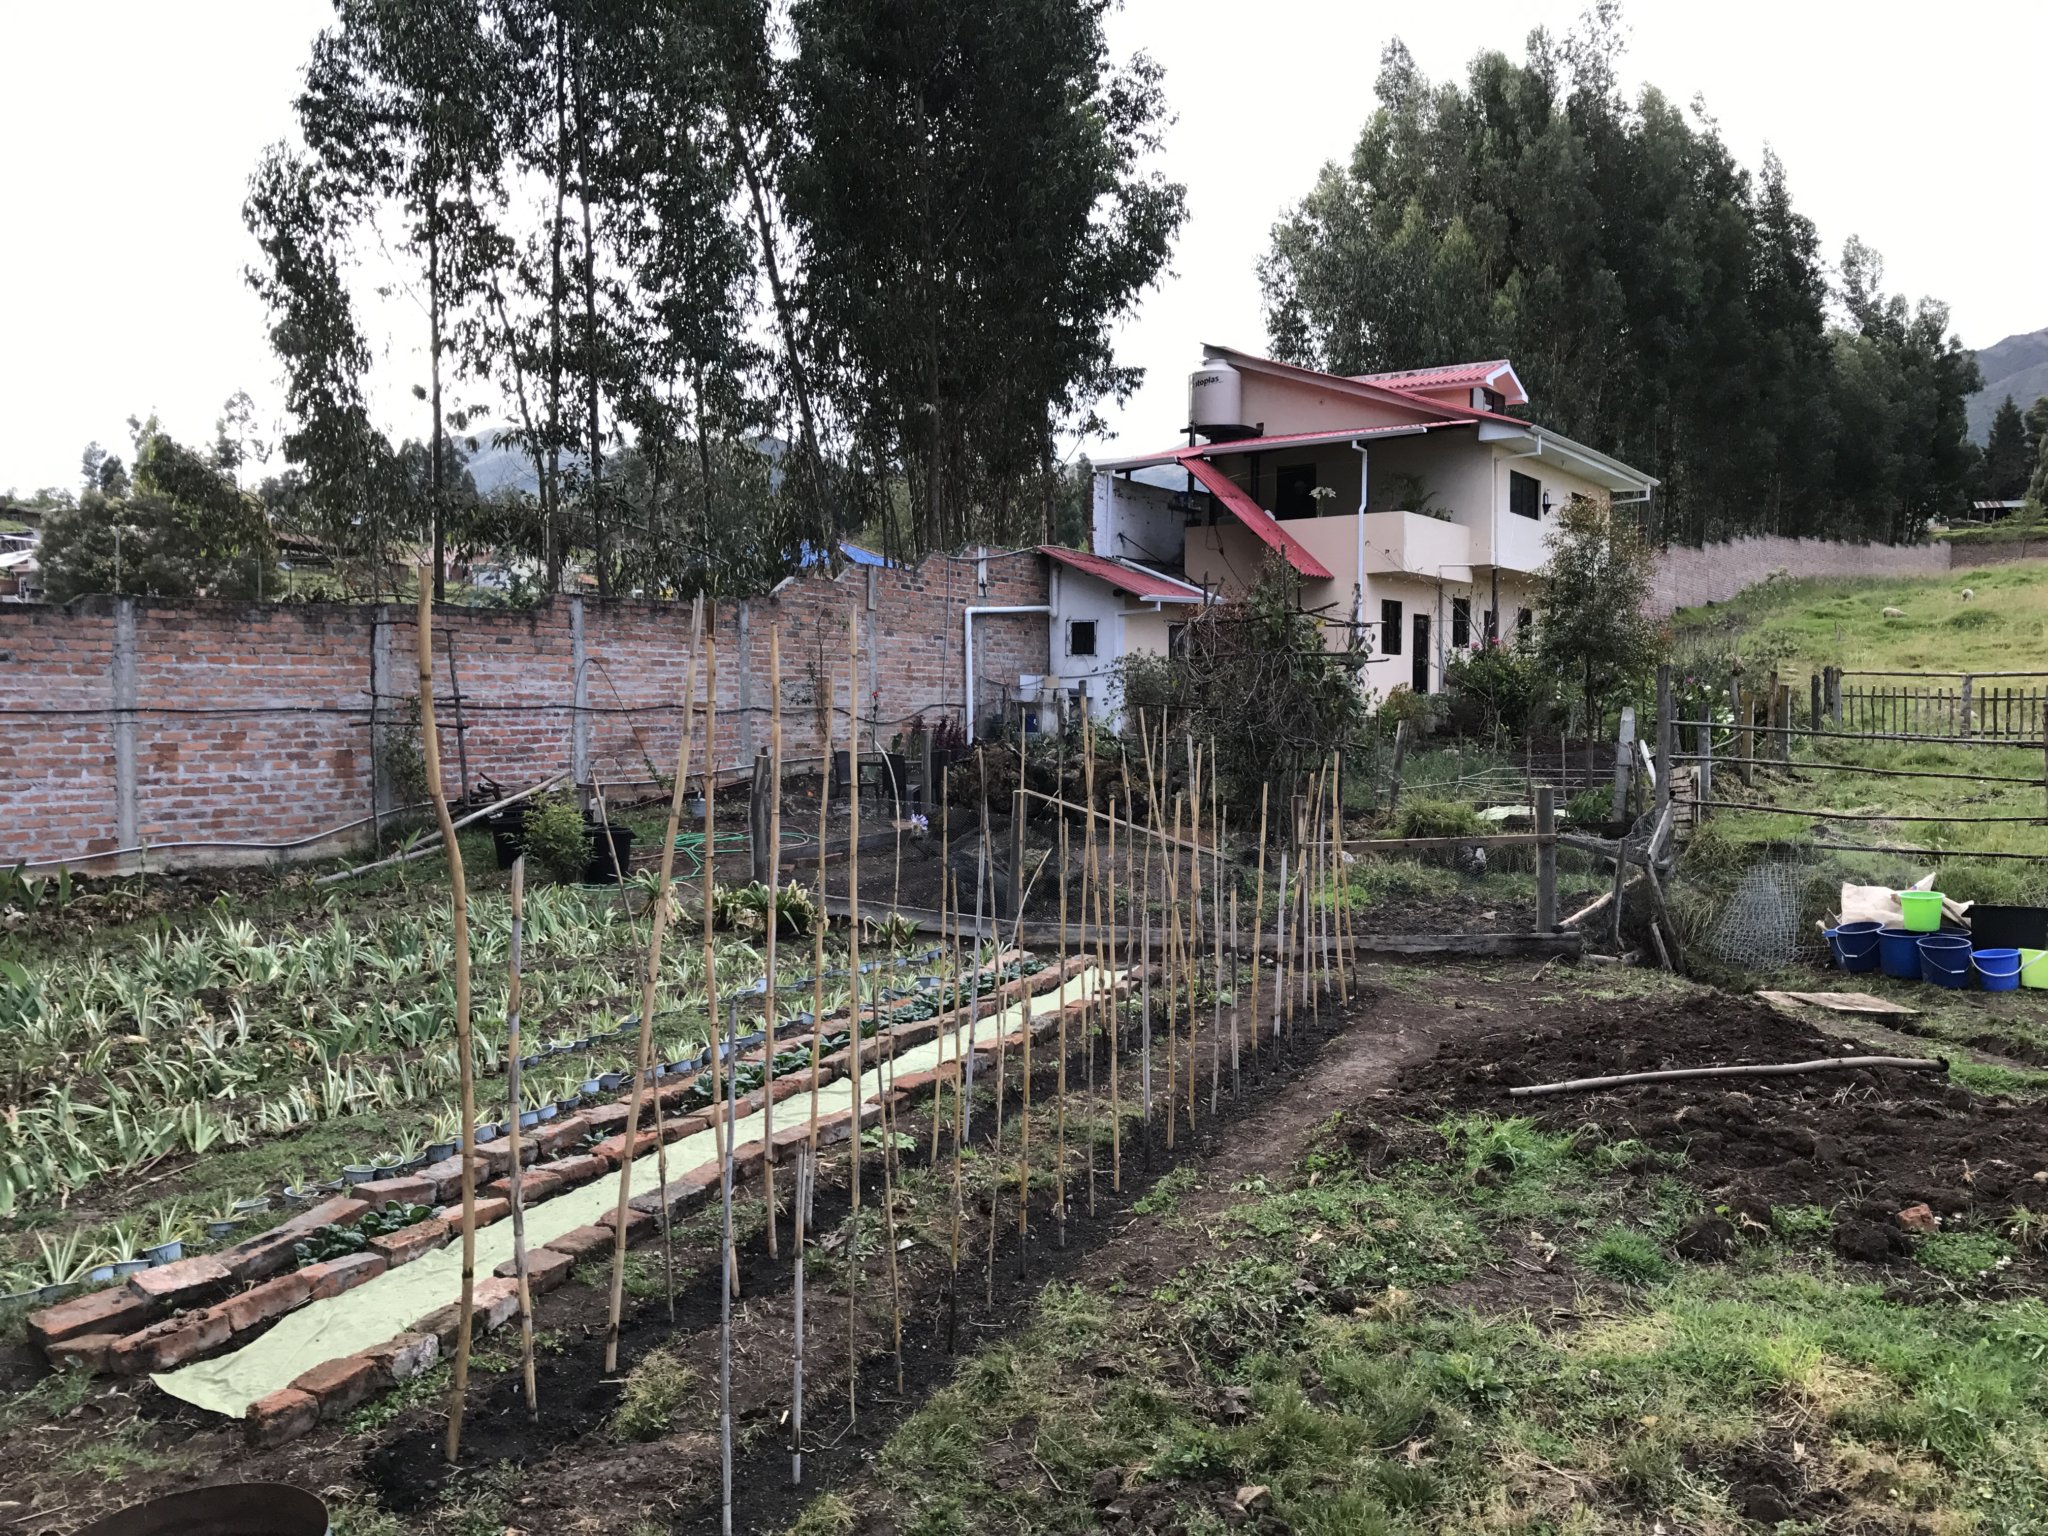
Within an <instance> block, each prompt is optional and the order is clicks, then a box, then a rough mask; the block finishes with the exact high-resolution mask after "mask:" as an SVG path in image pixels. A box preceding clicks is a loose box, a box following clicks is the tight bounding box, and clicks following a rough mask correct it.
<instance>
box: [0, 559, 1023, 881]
mask: <svg viewBox="0 0 2048 1536" xmlns="http://www.w3.org/2000/svg"><path fill="white" fill-rule="evenodd" d="M986 570H987V577H988V580H987V586H986V589H985V590H984V589H983V588H982V586H981V585H980V583H979V582H978V580H977V564H976V561H975V560H974V558H973V557H971V556H969V557H952V558H946V557H940V556H934V557H933V558H931V559H929V560H927V561H925V562H924V564H923V565H921V566H918V567H916V568H911V569H880V568H873V569H870V568H865V567H857V568H854V569H851V570H848V571H846V572H844V573H842V574H841V575H840V576H838V577H836V578H833V579H829V580H828V579H822V578H819V579H806V580H802V581H793V582H790V583H787V584H785V585H784V586H783V587H782V588H781V589H780V590H778V591H777V592H775V593H772V594H769V595H767V596H763V597H757V598H754V599H751V600H749V601H748V602H746V603H744V604H742V603H739V602H736V601H731V600H724V601H720V602H717V603H715V604H712V605H710V608H709V616H710V618H711V621H712V623H713V626H714V633H715V634H716V637H717V641H718V705H719V711H720V715H719V721H718V742H717V763H718V767H719V769H720V770H721V771H723V772H727V773H743V772H745V771H747V765H748V763H749V762H750V760H751V757H752V754H753V751H754V750H755V748H756V747H764V746H766V745H767V742H768V726H769V711H770V702H771V701H770V695H769V635H770V632H771V630H773V629H776V628H779V629H780V632H781V637H782V691H783V744H784V754H785V757H786V758H787V759H788V760H789V761H790V763H791V765H792V766H793V767H795V766H797V765H799V764H800V763H801V762H802V761H803V760H806V759H808V760H810V761H811V762H815V761H816V760H817V758H818V756H819V753H820V730H821V725H822V721H823V718H824V711H825V710H826V709H827V708H829V710H830V713H831V718H832V721H833V725H832V731H833V736H834V738H835V740H836V741H839V742H842V743H843V742H844V741H845V739H846V731H847V713H848V710H849V708H850V707H851V706H852V705H853V704H854V703H855V702H856V701H855V700H854V699H853V697H852V696H851V695H850V693H849V689H848V684H847V677H846V671H847V665H848V660H849V650H848V637H847V619H848V616H849V615H851V616H853V617H855V618H857V619H858V620H859V622H860V625H861V647H862V655H861V667H860V677H859V679H858V683H857V688H858V694H859V697H858V701H857V702H858V708H859V713H860V716H861V720H862V745H863V746H864V747H866V746H869V745H871V744H872V743H873V742H874V741H875V740H876V739H879V744H880V745H881V746H883V747H887V746H888V744H889V739H890V737H891V736H892V735H894V734H895V733H896V731H898V730H899V729H901V728H902V727H903V726H905V725H907V724H908V723H909V722H910V721H912V720H914V719H916V718H917V717H919V716H923V717H925V718H927V719H930V720H937V719H940V718H950V719H954V720H958V719H960V718H961V715H962V710H963V693H964V688H963V682H964V673H963V671H962V647H961V641H962V633H961V631H962V616H963V613H964V611H965V610H966V609H967V608H968V607H970V606H1010V605H1017V604H1034V603H1043V602H1045V601H1046V578H1045V573H1044V562H1043V560H1041V559H1040V558H1039V557H1038V556H1037V555H1036V554H1035V553H1033V552H1031V551H1022V552H1019V553H1016V554H1011V555H992V556H990V557H989V559H988V561H987V565H986ZM690 613H691V609H690V605H689V604H687V603H682V604H672V603H605V604H601V603H598V602H597V601H595V600H594V599H570V598H566V597H557V598H555V599H554V600H553V601H552V602H551V603H550V604H549V605H548V606H546V607H544V608H539V609H534V610H529V611H521V612H512V611H501V610H492V609H473V608H452V607H451V608H443V609H440V610H438V611H437V613H436V616H435V626H436V634H435V645H436V662H435V678H434V694H435V698H436V700H437V708H438V711H439V714H440V723H441V727H442V735H441V747H442V766H443V772H444V781H445V787H446V789H447V790H448V792H449V793H451V794H453V793H456V792H457V791H458V789H459V784H458V761H459V757H458V752H457V740H456V732H455V730H454V729H453V727H454V725H455V723H456V710H455V707H454V703H453V695H454V693H455V691H456V690H455V687H454V686H453V684H451V682H450V677H449V662H450V659H451V657H452V659H453V662H454V667H455V678H456V681H458V682H459V683H460V691H461V695H462V708H461V718H462V724H463V727H464V729H463V731H462V749H463V753H464V754H466V756H467V759H468V766H469V774H470V778H471V780H472V782H474V781H475V780H476V779H477V778H479V777H481V776H485V775H488V776H489V777H491V778H492V779H495V780H497V781H498V782H499V783H500V784H503V785H505V786H507V787H520V786H524V785H526V784H529V783H531V782H533V781H534V780H536V779H539V778H543V777H545V776H546V775H548V774H550V773H555V772H560V771H570V772H573V773H574V774H575V775H576V777H577V779H578V781H579V782H581V783H585V784H588V783H590V782H592V781H593V780H596V781H601V782H602V783H604V784H605V785H607V786H618V787H621V788H643V787H646V786H649V785H650V784H651V783H652V782H653V780H654V779H655V777H656V773H657V771H658V772H660V773H664V774H665V773H667V772H669V771H671V770H672V769H673V767H674V765H675V758H676V745H677V742H676V735H677V730H678V728H679V726H678V718H677V714H676V705H677V702H678V701H679V699H680V697H681V694H682V687H683V679H684V671H685V664H686V661H687V659H688V653H689V635H690ZM414 631H415V619H414V610H413V609H412V608H411V607H410V606H409V605H400V606H390V607H382V608H379V607H370V606H352V605H339V604H335V605H328V604H318V605H315V604H308V605H269V606H257V605H244V604H233V603H219V604H212V603H205V604H185V605H173V604H157V603H152V602H149V601H147V600H140V599H122V600H117V599H112V598H102V599H91V600H86V601H83V602H80V603H77V604H74V605H71V606H70V607H68V608H54V607H45V606H38V605H15V604H5V605H0V864H5V865H12V864H14V863H17V862H20V861H24V860H26V861H29V862H30V863H36V862H40V861H50V860H61V861H65V862H69V863H75V864H81V865H86V864H88V863H89V861H93V860H95V859H97V860H99V861H101V862H100V866H99V867H108V866H107V864H106V861H107V859H108V856H110V855H114V854H116V853H117V851H119V850H128V849H141V848H145V847H146V848H147V849H148V850H150V852H149V855H148V859H149V864H150V866H151V867H153V868H163V867H176V866H178V865H191V864H200V863H218V862H228V861H233V860H235V859H238V858H266V857H277V856H279V855H277V854H275V853H272V852H269V851H267V846H266V845H274V844H280V843H290V842H294V841H297V840H300V839H306V840H309V841H307V842H305V843H304V845H303V846H301V847H299V848H296V849H291V850H288V851H287V852H286V853H285V854H284V855H283V856H287V857H288V856H291V855H292V854H306V855H310V854H315V853H320V852H328V851H332V850H333V849H334V848H335V847H336V846H337V845H338V844H339V843H343V842H346V841H348V840H350V839H356V838H361V837H363V836H365V835H366V833H367V830H368V823H369V819H370V818H371V817H372V816H373V815H374V814H376V813H377V812H380V811H388V810H390V809H391V808H392V797H391V794H390V792H389V788H388V786H382V787H380V786H379V785H378V784H377V780H378V778H379V774H378V771H377V751H376V747H375V739H376V737H377V735H378V734H379V733H381V732H383V731H385V730H386V729H387V728H388V727H389V725H390V724H391V722H393V721H394V720H397V719H400V718H402V717H403V716H404V714H405V713H406V711H407V709H408V706H409V702H410V700H411V699H412V698H413V697H414V696H415V695H417V693H418V691H419V678H418V663H417V660H416V653H415V634H414ZM974 646H975V656H974V660H975V673H976V684H975V689H976V701H975V702H976V708H977V711H978V712H979V713H980V714H981V715H982V716H983V718H984V719H985V718H986V717H987V716H988V715H989V714H990V713H991V712H993V711H994V710H996V709H998V708H1000V707H1001V705H1002V704H1003V702H1004V701H1005V700H1006V699H1007V698H1008V696H1009V694H1010V693H1011V692H1012V691H1013V690H1014V688H1015V686H1016V682H1017V678H1018V677H1019V675H1021V674H1026V673H1042V672H1044V671H1046V670H1047V666H1048V662H1049V651H1048V641H1047V626H1046V618H1045V616H1044V615H1043V614H1017V615H990V616H987V617H984V618H979V619H977V620H976V621H975V633H974ZM700 676H701V674H700ZM698 686H699V692H700V696H701V690H702V683H701V681H700V682H699V685H698ZM336 829H340V830H339V832H338V833H337V832H336ZM237 844H248V845H256V846H249V847H237V846H234V845H237ZM120 862H121V863H123V864H125V865H129V866H133V865H135V864H137V863H139V862H140V856H139V855H132V854H131V855H128V856H125V857H123V858H122V859H121V861H120Z"/></svg>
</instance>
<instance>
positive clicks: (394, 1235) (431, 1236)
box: [370, 1217, 454, 1269]
mask: <svg viewBox="0 0 2048 1536" xmlns="http://www.w3.org/2000/svg"><path fill="white" fill-rule="evenodd" d="M453 1232H454V1229H453V1228H452V1227H450V1226H449V1224H448V1223H447V1222H445V1221H437V1220H435V1219H433V1218H432V1217H429V1218H428V1219H427V1220H425V1221H416V1222H414V1223H413V1224H412V1225H411V1226H409V1227H400V1228H399V1229H398V1230H397V1231H396V1232H386V1233H385V1234H384V1235H383V1236H382V1237H373V1238H371V1239H370V1251H371V1252H372V1253H381V1254H382V1255H384V1258H385V1260H386V1262H388V1263H389V1264H390V1266H391V1267H392V1268H393V1269H396V1268H398V1266H399V1265H401V1264H410V1263H411V1262H412V1261H413V1260H414V1259H416V1258H418V1257H419V1256H420V1255H421V1254H423V1253H432V1252H433V1251H434V1250H435V1249H436V1248H439V1247H442V1246H443V1245H444V1244H446V1243H447V1241H448V1239H449V1237H450V1236H451V1235H452V1234H453Z"/></svg>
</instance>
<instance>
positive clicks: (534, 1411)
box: [505, 853, 540, 1420]
mask: <svg viewBox="0 0 2048 1536" xmlns="http://www.w3.org/2000/svg"><path fill="white" fill-rule="evenodd" d="M525 937H526V855H525V854H523V853H522V854H521V855H519V857H517V858H515V859H514V860H513V861H512V937H511V940H510V942H509V944H508V945H507V947H506V951H505V969H506V973H507V976H506V984H505V1093H506V1096H507V1097H508V1098H509V1099H511V1101H512V1116H511V1120H510V1122H509V1124H508V1126H507V1137H508V1140H509V1142H510V1146H511V1152H512V1166H511V1169H510V1171H509V1172H508V1173H507V1174H506V1187H507V1190H508V1199H509V1203H510V1205H511V1208H512V1274H513V1276H514V1279H515V1281H516V1283H517V1284H518V1287H519V1374H520V1378H521V1381H522V1383H523V1385H524V1386H525V1388H526V1416H527V1417H528V1418H530V1419H535V1420H537V1419H539V1417H540V1388H539V1385H538V1384H537V1383H536V1382H535V1380H534V1369H533V1289H532V1286H531V1285H530V1284H529V1283H528V1281H527V1277H526V1199H525V1184H526V1175H525V1173H524V1171H523V1170H522V1169H521V1168H520V1165H519V1152H520V1149H519V1106H520V1104H521V1103H522V1102H523V1101H522V1100H521V1098H520V1096H519V1056H520V1052H521V1051H522V1050H523V1049H524V1047H523V1046H522V1045H521V1044H520V1041H519V1005H520V983H521V980H522V977H521V976H520V962H521V959H522V958H523V956H522V950H523V947H524V940H525Z"/></svg>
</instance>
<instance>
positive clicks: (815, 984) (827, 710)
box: [808, 662, 832, 1184]
mask: <svg viewBox="0 0 2048 1536" xmlns="http://www.w3.org/2000/svg"><path fill="white" fill-rule="evenodd" d="M820 670H821V671H822V672H823V673H824V679H823V682H822V687H821V692H822V695H823V704H824V707H823V708H822V709H820V710H819V712H818V719H819V723H820V725H822V726H823V728H824V738H825V739H824V741H823V742H821V743H820V744H819V748H818V750H819V752H820V753H822V754H823V756H822V759H821V761H822V762H823V763H824V767H823V769H822V770H821V771H820V772H819V774H818V915H817V918H816V920H815V921H814V922H813V923H812V924H811V1133H810V1136H809V1138H808V1142H809V1145H810V1149H811V1162H812V1165H813V1166H812V1170H811V1179H812V1182H813V1184H815V1183H816V1181H817V1168H816V1163H817V1159H818V1087H819V1083H820V1081H821V1078H822V1072H821V1068H820V1056H819V1052H820V1051H821V1049H822V1048H823V1047H822V1042H823V1040H824V1038H825V928H826V918H825V834H826V831H827V830H828V828H829V825H830V822H831V816H830V814H829V813H830V811H831V807H832V666H831V663H829V662H826V663H824V664H823V665H822V666H821V667H820Z"/></svg>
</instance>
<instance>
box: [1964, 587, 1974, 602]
mask: <svg viewBox="0 0 2048 1536" xmlns="http://www.w3.org/2000/svg"><path fill="white" fill-rule="evenodd" d="M1976 595H1977V592H1976V589H1975V588H1973V587H1965V588H1963V601H1964V602H1966V603H1967V602H1968V601H1969V600H1970V599H1971V598H1973V597H1975V596H1976Z"/></svg>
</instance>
